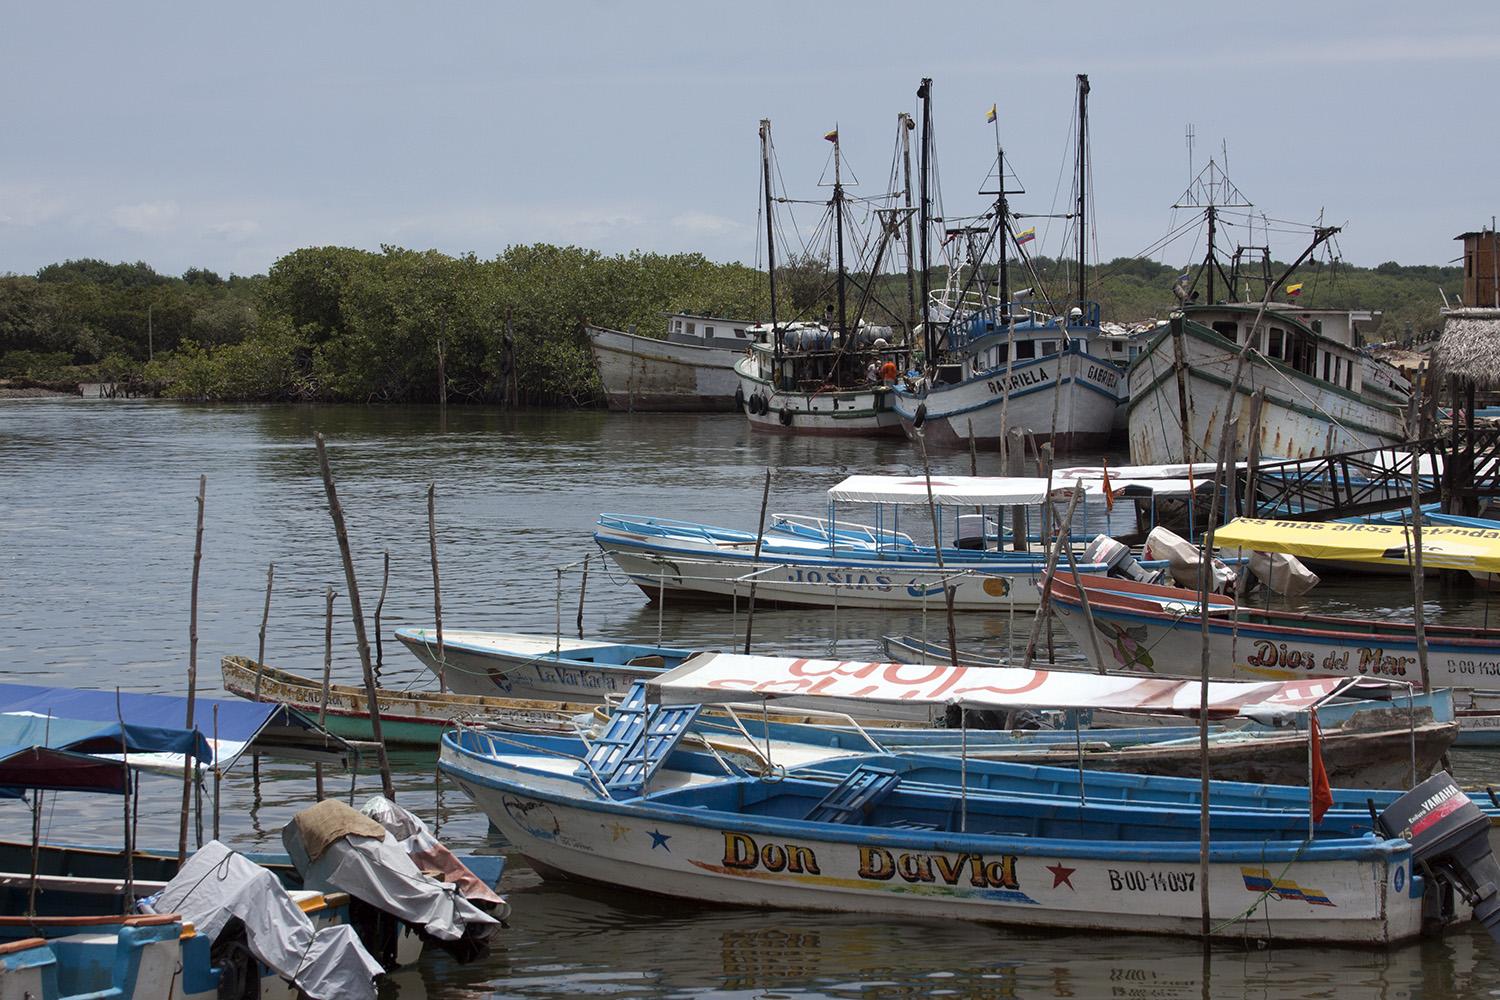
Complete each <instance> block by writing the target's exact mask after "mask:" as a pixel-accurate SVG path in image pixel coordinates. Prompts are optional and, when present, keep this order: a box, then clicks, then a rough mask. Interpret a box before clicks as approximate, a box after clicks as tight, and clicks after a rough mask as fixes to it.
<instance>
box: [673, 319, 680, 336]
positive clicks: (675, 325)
mask: <svg viewBox="0 0 1500 1000" xmlns="http://www.w3.org/2000/svg"><path fill="white" fill-rule="evenodd" d="M672 332H673V333H681V332H682V320H680V319H674V320H673V321H672Z"/></svg>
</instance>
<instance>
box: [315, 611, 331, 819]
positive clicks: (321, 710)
mask: <svg viewBox="0 0 1500 1000" xmlns="http://www.w3.org/2000/svg"><path fill="white" fill-rule="evenodd" d="M333 596H334V595H333V584H331V583H330V584H328V590H327V591H326V592H325V594H324V607H323V691H322V694H321V696H320V697H319V699H318V728H319V729H322V730H324V731H325V732H326V731H327V726H328V695H329V689H330V687H331V686H332V684H333ZM313 777H314V779H315V780H316V782H317V790H318V801H319V802H322V801H323V798H324V795H323V765H322V764H321V763H317V764H314V765H313Z"/></svg>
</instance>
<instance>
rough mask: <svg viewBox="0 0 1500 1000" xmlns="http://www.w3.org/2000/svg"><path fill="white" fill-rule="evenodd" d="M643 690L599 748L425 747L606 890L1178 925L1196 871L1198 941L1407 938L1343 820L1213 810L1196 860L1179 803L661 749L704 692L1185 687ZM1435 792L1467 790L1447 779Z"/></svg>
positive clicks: (1415, 884)
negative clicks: (820, 771)
mask: <svg viewBox="0 0 1500 1000" xmlns="http://www.w3.org/2000/svg"><path fill="white" fill-rule="evenodd" d="M1361 683H1367V682H1359V681H1350V680H1303V681H1296V682H1273V683H1248V684H1247V683H1228V682H1225V683H1213V684H1210V685H1209V691H1208V700H1209V706H1210V708H1209V711H1210V714H1212V715H1228V714H1237V713H1244V712H1251V711H1253V712H1255V713H1256V714H1260V715H1266V714H1274V713H1277V712H1292V711H1299V710H1302V709H1305V708H1307V707H1309V706H1311V705H1315V704H1317V703H1318V702H1319V701H1320V700H1322V699H1323V698H1324V697H1326V696H1328V695H1331V694H1334V693H1337V692H1340V691H1348V690H1354V689H1355V688H1357V687H1358V686H1359V685H1360V684H1361ZM646 690H647V688H646V687H643V688H639V689H636V690H635V691H634V692H632V697H630V698H628V699H627V700H626V702H625V703H624V705H623V706H622V708H621V709H620V710H618V711H617V712H616V713H615V715H614V716H613V718H612V721H611V723H610V725H609V727H608V728H607V729H606V730H605V731H604V733H603V734H602V735H601V736H599V737H598V738H597V739H595V740H592V741H585V740H583V739H581V738H579V739H574V738H567V737H556V736H531V735H522V734H518V735H513V736H512V735H508V734H498V733H484V732H480V731H476V730H457V731H454V732H450V733H448V734H447V735H445V737H444V740H443V747H442V755H441V758H440V765H441V767H442V768H443V770H444V771H445V772H446V773H448V774H449V775H450V776H451V777H453V778H454V779H455V780H456V781H458V782H459V784H460V785H461V786H462V787H463V788H464V790H465V791H466V792H467V793H468V794H469V795H470V796H471V797H472V798H473V799H474V800H475V802H476V803H477V804H478V805H479V806H480V807H481V808H482V809H483V810H484V811H485V813H486V814H487V815H488V816H489V817H490V819H491V821H492V822H493V823H494V824H495V825H496V826H497V827H498V828H499V829H500V830H501V832H502V833H503V834H504V835H505V836H506V837H507V838H508V839H509V840H510V841H511V843H513V844H515V845H516V846H517V847H518V848H519V849H520V851H521V852H522V853H524V854H525V855H526V856H528V857H529V858H531V859H532V861H533V862H534V863H535V864H536V866H537V868H538V870H540V871H541V872H543V874H546V875H562V876H566V877H572V878H581V879H587V880H593V881H598V882H603V883H607V884H610V885H613V886H617V887H621V888H631V889H645V890H646V891H649V892H653V893H660V894H665V895H669V896H679V897H684V898H691V899H695V900H704V901H708V902H717V903H724V904H733V905H751V906H769V907H788V908H804V909H818V910H829V911H837V912H856V913H881V914H894V915H903V916H918V917H939V918H960V919H971V920H979V921H988V922H995V923H1005V924H1015V925H1020V926H1025V927H1037V928H1041V927H1047V928H1059V929H1095V930H1110V931H1121V932H1129V933H1140V932H1154V933H1168V934H1191V935H1197V934H1198V933H1200V927H1201V919H1202V913H1201V911H1200V889H1202V888H1203V887H1204V886H1205V885H1206V887H1207V889H1208V899H1209V903H1208V917H1209V920H1208V926H1209V933H1210V934H1212V935H1213V936H1216V937H1224V938H1240V939H1243V938H1245V937H1253V938H1255V939H1258V940H1281V941H1297V942H1300V943H1306V942H1313V941H1321V942H1349V943H1365V944H1392V943H1395V942H1399V941H1404V940H1407V939H1410V938H1413V937H1415V936H1417V935H1418V934H1419V933H1420V931H1421V929H1422V918H1423V897H1424V895H1425V894H1426V892H1427V890H1428V887H1429V881H1430V880H1429V878H1428V877H1427V876H1426V875H1424V874H1422V873H1421V872H1419V871H1418V870H1417V869H1414V868H1413V846H1412V844H1411V843H1410V842H1408V841H1407V840H1403V839H1398V838H1393V837H1390V836H1387V835H1384V834H1379V835H1377V834H1374V833H1368V832H1367V833H1364V834H1362V835H1354V834H1353V832H1352V831H1351V830H1350V828H1349V825H1348V824H1347V823H1343V822H1339V823H1335V824H1333V828H1332V829H1329V830H1326V831H1319V830H1317V829H1316V828H1315V825H1314V824H1313V822H1312V820H1311V817H1310V816H1308V815H1307V814H1301V815H1298V814H1296V813H1292V812H1288V811H1271V812H1268V811H1257V810H1228V811H1217V812H1214V814H1213V816H1212V821H1211V824H1210V830H1211V837H1212V839H1211V844H1210V848H1209V851H1208V853H1207V857H1206V858H1200V855H1199V844H1198V840H1199V814H1198V810H1197V809H1183V808H1174V807H1173V806H1171V805H1168V804H1157V805H1152V806H1147V807H1143V806H1142V805H1140V804H1136V803H1120V802H1098V803H1096V802H1092V801H1089V802H1083V801H1077V802H1058V801H1047V800H1045V799H1038V798H1027V797H1023V796H1006V795H1004V794H1000V793H994V792H988V793H985V794H970V793H969V792H968V789H967V784H966V783H964V782H961V783H960V785H959V787H957V788H953V787H942V786H939V785H932V784H927V785H922V784H914V785H910V786H908V785H907V784H906V783H905V782H904V780H903V778H902V776H901V775H900V774H898V773H897V772H896V771H895V770H893V769H891V768H887V767H883V766H881V763H880V761H881V758H879V757H875V756H872V757H871V758H870V760H869V761H868V762H867V763H862V764H860V765H859V766H855V767H853V768H852V769H851V770H850V771H849V772H848V773H847V774H845V775H844V776H843V777H842V778H841V779H839V780H837V781H834V780H830V779H828V778H813V777H802V776H799V775H796V774H787V773H786V772H776V773H774V774H772V775H769V776H766V777H758V776H752V775H749V774H747V773H745V772H743V771H740V770H737V769H736V768H735V767H734V766H733V765H732V764H730V763H729V762H728V761H725V760H723V759H722V758H715V757H714V756H712V755H710V754H704V753H698V752H692V751H688V750H684V749H681V748H680V747H679V741H680V740H681V738H682V736H683V734H684V733H685V732H686V731H687V730H688V728H689V726H690V725H691V723H692V721H693V719H694V717H695V716H696V714H697V712H698V708H699V705H700V704H701V703H702V702H704V701H710V702H714V703H719V702H726V701H741V702H743V701H747V700H755V699H756V698H760V697H785V696H788V695H791V696H802V697H805V698H807V699H808V700H809V701H815V700H816V699H818V698H838V699H842V700H848V699H860V698H863V699H868V700H870V701H872V702H886V703H889V702H892V701H904V702H911V701H916V702H923V701H926V702H930V703H935V704H943V705H955V706H963V707H965V708H974V709H1008V708H1016V707H1021V706H1028V707H1064V708H1082V707H1107V708H1111V709H1115V710H1122V709H1130V708H1133V709H1135V710H1137V711H1175V712H1196V711H1197V710H1198V706H1199V699H1200V696H1201V694H1202V689H1201V687H1200V685H1198V684H1197V683H1196V682H1189V681H1177V680H1169V679H1165V678H1145V679H1140V678H1116V677H1102V676H1095V675H1086V674H1064V673H1060V672H1048V671H1035V670H1022V669H1015V668H964V667H951V666H936V667H934V666H922V667H912V666H905V665H900V664H880V663H850V662H834V661H817V660H790V659H778V658H769V657H744V656H736V655H727V654H705V655H703V656H700V657H695V658H693V659H692V660H690V661H688V662H687V663H685V664H684V665H683V666H681V667H679V668H677V669H676V670H673V671H670V672H669V673H667V674H665V675H663V676H662V677H660V678H658V679H656V680H654V681H652V682H650V683H649V690H650V692H651V695H652V698H653V699H659V700H660V702H661V704H659V705H655V704H648V702H647V698H646V693H645V692H646ZM713 765H717V766H718V770H717V772H715V771H714V769H713ZM1443 794H1444V795H1445V796H1447V797H1450V798H1451V797H1452V796H1458V797H1460V798H1462V793H1461V792H1459V791H1458V789H1457V788H1456V787H1454V788H1453V789H1452V791H1451V793H1448V792H1444V793H1443ZM1445 801H1446V798H1445ZM1463 802H1465V803H1467V799H1466V798H1465V799H1463ZM1481 836H1482V835H1481ZM1464 843H1465V845H1469V844H1470V841H1469V840H1465V841H1464ZM1484 856H1485V857H1489V855H1488V852H1487V847H1486V850H1485V854H1484ZM1481 860H1483V859H1481ZM1491 860H1492V859H1491ZM1475 863H1477V862H1475ZM1434 870H1445V869H1443V868H1442V867H1441V866H1437V867H1435V869H1434Z"/></svg>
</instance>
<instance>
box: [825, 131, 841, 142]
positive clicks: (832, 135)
mask: <svg viewBox="0 0 1500 1000" xmlns="http://www.w3.org/2000/svg"><path fill="white" fill-rule="evenodd" d="M823 138H825V139H827V140H828V141H829V142H838V141H839V130H838V129H834V130H833V131H832V132H829V133H828V134H827V135H825V136H824V137H823Z"/></svg>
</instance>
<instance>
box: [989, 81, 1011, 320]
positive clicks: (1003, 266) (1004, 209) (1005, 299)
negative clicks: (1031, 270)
mask: <svg viewBox="0 0 1500 1000" xmlns="http://www.w3.org/2000/svg"><path fill="white" fill-rule="evenodd" d="M990 114H991V119H990V121H991V124H993V125H994V126H995V170H996V172H997V174H998V177H997V180H999V182H1000V185H999V187H998V188H997V189H996V191H997V197H996V199H995V210H996V212H997V213H998V214H999V216H1000V217H999V218H998V219H997V220H996V223H997V224H998V227H999V231H1000V316H1001V318H1002V319H1005V318H1008V317H1009V316H1010V254H1009V253H1008V252H1007V250H1006V245H1005V244H1006V232H1007V230H1008V228H1009V223H1010V201H1009V200H1008V199H1007V198H1006V197H1005V147H1004V146H1002V145H1000V116H999V115H998V114H995V109H994V107H993V106H991V108H990Z"/></svg>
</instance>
